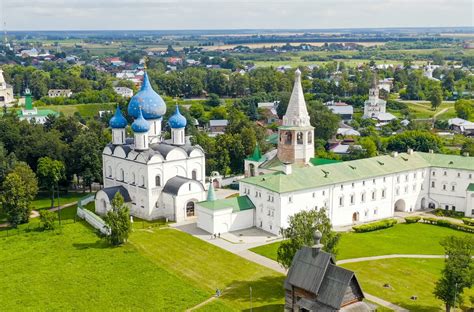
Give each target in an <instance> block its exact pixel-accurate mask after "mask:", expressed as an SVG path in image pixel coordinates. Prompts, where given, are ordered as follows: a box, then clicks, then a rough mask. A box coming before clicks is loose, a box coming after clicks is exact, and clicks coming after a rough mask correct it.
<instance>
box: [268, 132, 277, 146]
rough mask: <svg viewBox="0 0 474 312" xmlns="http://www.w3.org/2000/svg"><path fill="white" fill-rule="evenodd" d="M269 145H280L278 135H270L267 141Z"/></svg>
mask: <svg viewBox="0 0 474 312" xmlns="http://www.w3.org/2000/svg"><path fill="white" fill-rule="evenodd" d="M265 141H267V142H268V143H270V144H274V145H277V144H278V133H272V134H270V135H269V136H268V137H267V138H266V140H265Z"/></svg>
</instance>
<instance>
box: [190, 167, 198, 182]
mask: <svg viewBox="0 0 474 312" xmlns="http://www.w3.org/2000/svg"><path fill="white" fill-rule="evenodd" d="M191 179H193V180H197V170H196V169H194V170H193V171H192V172H191Z"/></svg>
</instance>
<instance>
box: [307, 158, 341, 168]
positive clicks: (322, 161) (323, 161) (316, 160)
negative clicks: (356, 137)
mask: <svg viewBox="0 0 474 312" xmlns="http://www.w3.org/2000/svg"><path fill="white" fill-rule="evenodd" d="M309 162H310V163H311V164H312V165H313V166H321V165H327V164H333V163H338V162H341V160H337V159H327V158H311V159H310V160H309Z"/></svg>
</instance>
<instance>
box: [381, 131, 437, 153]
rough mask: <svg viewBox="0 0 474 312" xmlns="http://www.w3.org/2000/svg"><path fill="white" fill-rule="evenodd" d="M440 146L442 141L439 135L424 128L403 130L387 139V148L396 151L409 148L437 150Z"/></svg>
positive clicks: (421, 150) (422, 150)
mask: <svg viewBox="0 0 474 312" xmlns="http://www.w3.org/2000/svg"><path fill="white" fill-rule="evenodd" d="M442 146H443V143H442V140H441V139H440V138H439V136H437V135H435V134H432V133H431V132H429V131H425V130H411V131H404V132H402V133H399V134H396V135H393V136H391V137H389V138H388V140H387V149H388V150H389V151H397V152H406V151H407V150H408V149H409V148H411V149H413V150H415V151H420V152H428V151H429V150H433V151H434V152H439V151H440V150H441V147H442Z"/></svg>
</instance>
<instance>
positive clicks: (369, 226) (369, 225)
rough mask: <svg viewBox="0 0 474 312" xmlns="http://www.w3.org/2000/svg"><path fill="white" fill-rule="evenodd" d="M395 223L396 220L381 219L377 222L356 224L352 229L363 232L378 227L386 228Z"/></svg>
mask: <svg viewBox="0 0 474 312" xmlns="http://www.w3.org/2000/svg"><path fill="white" fill-rule="evenodd" d="M395 224H397V220H395V219H386V220H381V221H377V222H372V223H367V224H361V225H356V226H353V227H352V229H353V230H354V231H355V232H356V233H364V232H371V231H376V230H380V229H386V228H389V227H392V226H394V225H395Z"/></svg>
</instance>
